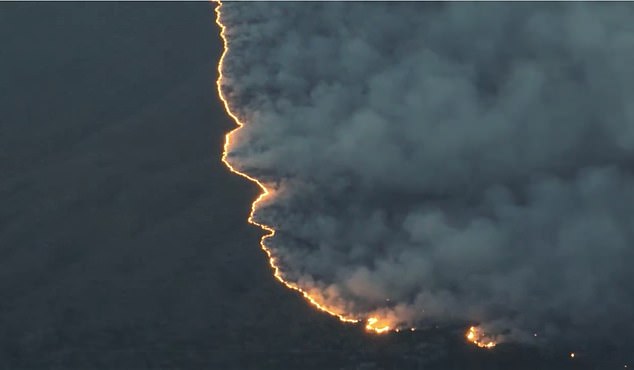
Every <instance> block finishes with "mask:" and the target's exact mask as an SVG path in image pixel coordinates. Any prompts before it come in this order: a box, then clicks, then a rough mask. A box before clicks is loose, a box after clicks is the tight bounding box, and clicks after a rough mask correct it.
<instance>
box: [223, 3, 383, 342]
mask: <svg viewBox="0 0 634 370" xmlns="http://www.w3.org/2000/svg"><path fill="white" fill-rule="evenodd" d="M216 3H217V6H216V8H215V12H216V24H217V25H218V27H220V37H221V38H222V42H223V51H222V55H221V56H220V60H219V62H218V80H217V81H216V87H217V88H218V96H219V97H220V100H222V103H223V104H224V107H225V110H226V111H227V114H228V115H229V116H230V117H231V118H232V119H233V120H234V121H235V122H236V124H237V126H238V127H236V128H235V129H233V130H232V131H230V132H229V133H228V134H227V135H226V136H225V143H224V147H223V152H222V162H223V163H224V164H225V165H226V166H227V168H229V171H231V172H233V173H235V174H237V175H239V176H242V177H244V178H246V179H248V180H249V181H251V182H254V183H255V184H257V185H258V186H259V187H260V189H261V190H262V192H261V193H260V195H259V196H258V197H257V198H256V199H255V201H254V202H253V204H252V205H251V212H250V213H249V218H248V219H247V221H248V222H249V223H250V224H252V225H255V226H257V227H259V228H261V229H262V230H264V231H266V233H265V234H264V235H263V236H262V238H261V239H260V247H261V248H262V250H263V251H264V253H266V255H267V257H268V259H269V264H270V265H271V268H272V269H273V275H274V276H275V278H276V279H277V280H278V281H279V282H281V283H282V284H284V285H285V286H286V287H287V288H289V289H292V290H295V291H297V292H299V293H301V294H302V296H304V298H305V299H306V300H307V301H308V302H310V303H311V304H312V305H313V306H315V307H316V308H317V309H319V310H320V311H323V312H326V313H328V314H330V315H332V316H335V317H337V318H338V319H339V320H341V321H343V322H348V323H357V322H359V321H360V320H359V319H357V318H355V317H352V316H348V315H345V314H341V313H337V312H335V311H334V310H333V309H331V308H328V307H326V306H325V305H324V304H323V303H320V302H318V301H317V300H316V299H315V298H314V297H312V296H311V295H310V294H309V293H308V292H306V291H305V290H303V289H302V288H300V287H299V286H298V285H297V284H295V283H293V282H289V281H286V280H285V279H284V276H283V275H282V272H281V271H280V268H279V266H278V265H277V262H276V261H275V258H274V257H273V254H272V252H271V250H270V249H269V248H268V247H267V246H266V243H265V242H266V240H267V239H269V238H271V237H273V236H274V235H275V229H273V228H272V227H271V226H268V225H265V224H261V223H259V222H257V221H255V219H254V214H255V211H256V210H257V208H258V204H260V203H261V202H262V201H264V200H265V199H266V198H268V197H269V196H271V195H272V192H271V191H270V190H269V189H268V188H267V187H266V186H265V185H264V184H263V183H262V182H261V181H259V180H258V179H256V178H254V177H251V176H249V175H247V174H246V173H243V172H240V171H238V170H237V169H235V168H234V167H233V166H232V165H231V163H229V161H228V160H227V155H228V153H229V148H230V147H231V138H232V136H233V134H234V133H235V132H236V131H238V130H239V129H240V128H242V126H243V125H244V124H243V123H242V122H240V120H239V119H238V117H237V116H236V115H235V114H233V112H232V111H231V109H230V107H229V102H228V101H227V99H226V98H225V96H224V94H223V92H222V79H223V75H222V67H223V62H224V59H225V56H226V55H227V52H228V50H229V47H228V41H227V37H226V29H227V28H226V26H225V25H224V24H222V21H221V19H220V18H221V17H220V9H221V7H222V2H221V1H220V0H216ZM368 322H369V321H368ZM369 330H371V329H369ZM385 330H388V329H385ZM375 331H376V330H375ZM377 332H379V331H377Z"/></svg>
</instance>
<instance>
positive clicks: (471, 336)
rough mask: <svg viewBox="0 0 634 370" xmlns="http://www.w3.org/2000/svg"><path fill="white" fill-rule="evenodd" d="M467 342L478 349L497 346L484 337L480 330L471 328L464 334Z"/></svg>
mask: <svg viewBox="0 0 634 370" xmlns="http://www.w3.org/2000/svg"><path fill="white" fill-rule="evenodd" d="M466 337H467V340H468V341H469V342H471V343H473V344H475V345H476V346H478V347H480V348H487V349H491V348H493V347H495V346H496V345H497V343H496V342H494V341H492V340H489V339H487V338H486V337H485V335H484V333H483V332H482V330H480V329H479V328H476V327H475V326H472V327H470V328H469V330H468V331H467V334H466Z"/></svg>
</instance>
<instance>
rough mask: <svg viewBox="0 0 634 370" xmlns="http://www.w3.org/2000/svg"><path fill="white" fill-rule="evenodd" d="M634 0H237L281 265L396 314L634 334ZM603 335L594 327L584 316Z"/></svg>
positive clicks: (318, 294)
mask: <svg viewBox="0 0 634 370" xmlns="http://www.w3.org/2000/svg"><path fill="white" fill-rule="evenodd" d="M632 19H634V5H633V4H628V3H611V4H602V3H565V4H564V3H540V4H536V3H530V4H529V3H442V4H439V3H311V4H306V3H302V4H299V3H274V4H273V3H248V4H245V3H228V4H225V5H223V8H222V23H223V24H224V25H226V26H227V30H226V37H227V40H228V43H229V51H228V53H227V55H226V58H225V59H224V64H223V73H224V79H223V81H222V90H223V92H224V94H225V96H226V97H227V99H228V101H229V102H230V105H231V107H232V110H233V111H234V113H236V115H237V116H238V117H239V118H240V119H241V121H243V122H244V123H245V126H244V127H243V128H241V129H240V130H238V131H237V132H236V133H235V134H234V137H233V140H232V145H231V147H230V148H229V153H228V154H229V155H228V160H229V161H230V162H231V164H232V165H233V166H234V167H235V168H237V169H238V170H240V171H242V172H244V173H247V174H249V175H250V176H253V177H255V178H258V179H260V180H261V181H262V182H263V183H264V184H266V186H267V187H268V188H270V189H271V190H272V192H273V194H272V196H270V197H268V198H267V199H266V200H265V201H263V202H262V203H261V204H259V208H258V209H257V211H256V213H255V219H256V220H257V222H259V223H262V224H265V225H269V226H271V227H273V228H274V229H275V230H276V233H275V236H274V237H272V238H270V239H267V240H266V244H267V246H268V248H269V249H270V250H271V252H272V254H273V256H274V258H275V259H276V261H277V262H278V264H279V266H280V268H281V273H282V275H283V276H284V278H285V279H286V280H288V281H290V282H293V283H295V284H297V286H299V287H301V288H302V289H303V290H305V291H307V292H309V293H310V294H311V296H313V297H315V298H316V299H317V300H318V301H319V302H323V303H324V304H325V305H326V306H328V307H330V308H332V309H333V310H334V311H335V312H338V313H342V314H346V315H349V316H351V317H355V318H358V319H364V320H365V319H368V318H370V317H375V318H378V321H380V322H381V323H382V324H384V325H386V326H389V327H390V328H399V327H411V326H417V327H419V326H425V325H428V324H431V323H434V324H436V323H455V322H463V323H467V324H470V323H474V324H481V325H482V328H484V330H485V331H487V332H490V333H492V334H499V335H504V336H505V337H506V338H510V339H512V340H523V339H527V338H529V337H533V333H536V332H537V333H540V338H545V339H544V340H551V339H558V340H571V341H579V340H587V341H589V342H592V341H599V340H606V339H608V338H613V337H614V336H615V335H616V336H621V337H628V336H629V338H630V339H631V338H632V336H631V334H629V333H631V329H632V325H633V323H634V309H633V307H634V268H633V267H632V263H633V261H634V72H633V69H632V68H633V67H632V66H634V22H633V21H632ZM589 333H590V334H589Z"/></svg>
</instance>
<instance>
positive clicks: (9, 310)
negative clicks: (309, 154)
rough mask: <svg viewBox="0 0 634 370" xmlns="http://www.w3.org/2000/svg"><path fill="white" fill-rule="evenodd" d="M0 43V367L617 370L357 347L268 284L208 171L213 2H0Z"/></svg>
mask: <svg viewBox="0 0 634 370" xmlns="http://www.w3.org/2000/svg"><path fill="white" fill-rule="evenodd" d="M0 40H1V41H2V42H1V45H2V48H1V49H0V71H1V74H0V89H2V91H1V95H0V96H1V99H0V329H1V330H0V368H7V369H22V368H24V369H32V368H33V369H51V368H53V369H93V368H98V369H143V368H152V369H157V368H165V369H185V368H187V369H203V368H216V369H234V368H235V369H299V368H303V369H338V368H346V369H348V368H350V369H379V368H385V369H393V368H394V369H411V368H424V369H461V370H462V369H505V370H506V369H583V368H600V369H608V368H614V369H616V368H619V369H620V368H622V366H623V365H622V364H618V363H616V364H613V365H611V366H608V365H604V364H605V363H606V361H607V362H611V361H612V360H611V359H609V358H602V359H599V360H595V363H598V362H596V361H599V362H601V364H602V365H601V366H598V365H596V366H595V365H593V364H592V363H591V361H590V360H589V359H588V358H586V359H584V355H583V353H581V354H580V356H579V357H578V358H577V359H575V360H574V361H571V360H570V359H568V358H567V353H566V352H564V351H563V350H562V351H560V350H557V351H554V352H553V353H550V354H546V353H541V354H540V353H538V352H536V351H534V350H531V349H521V348H515V347H512V346H500V347H498V348H497V349H496V350H494V351H482V350H478V349H476V348H473V347H472V346H470V345H467V344H465V343H464V341H463V338H462V329H461V328H459V329H456V330H455V331H453V330H442V331H440V330H436V331H429V332H423V331H418V332H415V333H405V334H401V335H386V336H379V337H377V336H371V335H368V334H366V333H364V332H363V330H362V329H361V328H360V327H355V326H349V325H348V326H346V325H342V324H340V323H339V322H337V321H336V320H335V319H333V318H330V317H327V316H325V315H322V314H320V313H317V312H316V311H315V310H314V309H312V308H311V307H309V306H308V305H307V304H306V303H305V302H304V301H303V300H302V299H301V297H299V296H298V295H297V294H295V293H293V292H290V291H288V290H286V289H284V288H283V287H282V286H281V285H279V284H277V283H276V281H275V280H274V279H273V278H272V277H271V272H270V271H269V268H268V263H267V261H266V258H265V256H264V254H263V253H262V252H261V251H260V249H259V247H258V239H259V237H260V235H261V232H260V230H258V229H256V228H254V227H251V226H249V225H248V224H247V223H246V218H247V214H248V211H249V207H250V203H251V201H252V199H253V198H254V197H255V196H256V194H257V188H256V186H254V185H253V184H250V183H248V182H246V181H245V180H244V179H243V178H241V177H238V176H235V175H233V174H231V173H230V172H228V171H227V170H226V168H224V166H223V165H222V164H221V162H220V153H221V147H222V142H223V135H224V133H225V132H227V131H228V130H230V129H231V128H232V127H233V125H234V123H233V122H232V121H231V120H230V119H229V117H227V115H226V114H225V112H224V110H223V108H222V107H221V105H220V102H219V101H218V99H217V97H216V90H215V79H216V63H217V60H218V58H219V56H220V52H221V43H220V40H219V36H218V29H217V28H216V25H215V23H214V14H213V6H212V5H210V4H207V3H204V2H200V3H3V4H1V5H0ZM608 357H609V356H608ZM617 364H618V365H617Z"/></svg>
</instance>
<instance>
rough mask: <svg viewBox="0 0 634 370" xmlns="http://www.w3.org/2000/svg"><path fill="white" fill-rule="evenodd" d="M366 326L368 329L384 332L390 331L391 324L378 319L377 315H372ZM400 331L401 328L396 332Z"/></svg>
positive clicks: (379, 332)
mask: <svg viewBox="0 0 634 370" xmlns="http://www.w3.org/2000/svg"><path fill="white" fill-rule="evenodd" d="M365 328H366V329H367V330H368V331H372V332H375V333H377V334H383V333H387V332H388V331H390V326H389V325H387V324H385V323H383V322H381V320H379V319H377V318H376V317H370V318H369V319H368V322H367V324H366V325H365ZM399 331H400V330H399V329H396V332H399Z"/></svg>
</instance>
